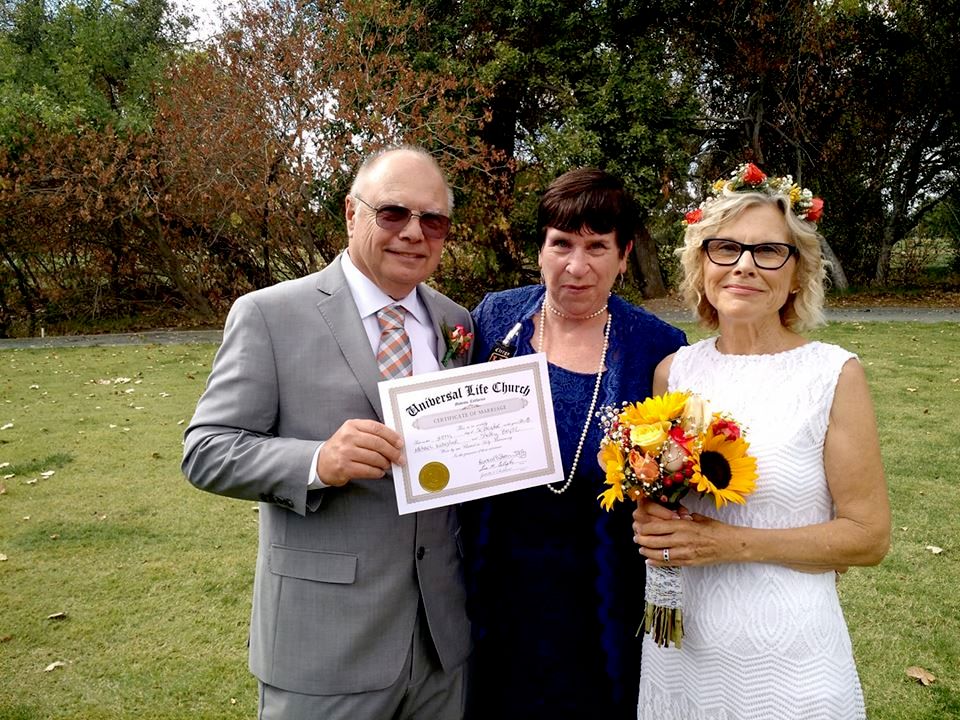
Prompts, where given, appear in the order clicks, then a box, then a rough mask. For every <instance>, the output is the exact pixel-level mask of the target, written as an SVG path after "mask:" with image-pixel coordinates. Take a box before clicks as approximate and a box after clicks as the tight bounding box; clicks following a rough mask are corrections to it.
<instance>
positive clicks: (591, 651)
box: [461, 286, 686, 720]
mask: <svg viewBox="0 0 960 720" xmlns="http://www.w3.org/2000/svg"><path fill="white" fill-rule="evenodd" d="M543 295H544V288H543V287H542V286H531V287H524V288H518V289H516V290H507V291H504V292H501V293H493V294H490V295H487V297H485V298H484V300H483V301H482V302H481V303H480V305H478V306H477V308H476V310H474V312H473V318H474V323H475V325H476V334H477V340H476V351H475V354H474V357H475V358H478V359H486V358H487V356H488V355H489V352H490V349H491V347H492V346H493V345H494V344H495V343H496V342H497V341H498V340H500V339H502V338H503V336H504V335H506V334H507V332H508V331H509V330H510V328H511V327H512V326H513V325H514V324H515V323H516V322H518V321H522V322H523V331H522V332H521V334H520V338H519V341H518V353H517V354H518V355H526V354H530V353H532V352H534V349H533V347H532V345H531V342H532V336H533V322H532V318H533V316H534V315H536V314H537V313H538V312H539V311H540V307H541V304H542V302H543ZM610 312H611V315H612V318H613V320H612V322H613V324H612V326H611V329H610V347H609V349H608V351H607V368H608V370H607V372H606V373H604V376H603V381H602V384H601V388H600V394H599V396H598V400H597V406H598V407H600V406H602V405H606V404H619V403H620V402H621V401H624V400H626V401H635V400H642V399H644V398H646V397H647V396H649V395H650V393H651V380H652V377H653V370H654V368H655V367H656V365H657V363H658V362H659V361H660V360H661V359H662V358H663V357H664V356H666V355H668V354H670V353H671V352H673V351H674V350H676V349H677V348H678V347H680V346H681V345H683V344H686V338H685V336H684V335H683V333H682V332H681V331H679V330H677V329H676V328H674V327H672V326H670V325H667V324H666V323H664V322H662V321H661V320H659V319H657V318H656V317H655V316H653V315H651V314H650V313H648V312H646V311H644V310H642V309H640V308H638V307H636V306H633V305H630V304H629V303H627V302H625V301H623V300H621V299H619V298H617V297H615V296H612V297H611V298H610ZM598 355H599V348H598ZM549 373H550V387H551V390H552V394H553V403H554V412H555V415H556V420H557V433H558V436H559V441H560V452H561V455H562V457H563V462H564V472H565V474H566V472H568V471H569V467H570V464H571V462H572V459H573V456H574V453H575V452H576V447H577V443H578V442H579V439H580V434H581V432H582V431H583V426H584V422H585V421H586V417H587V410H588V408H589V405H590V398H591V397H592V395H593V388H594V384H595V382H596V375H595V374H593V373H590V374H585V373H577V372H571V371H569V370H565V369H563V368H560V367H555V366H553V365H551V366H550V367H549ZM600 437H601V433H600V428H599V424H598V423H597V421H596V419H595V418H594V419H591V423H590V431H589V433H588V435H587V437H586V440H585V441H584V445H583V452H582V454H581V457H580V462H579V467H578V468H577V473H576V476H575V477H574V479H573V482H572V483H571V484H570V487H569V488H568V489H567V491H566V492H564V493H563V494H562V495H555V494H554V493H552V492H550V490H548V489H547V488H546V487H537V488H531V489H528V490H522V491H519V492H514V493H509V494H506V495H500V496H497V497H493V498H487V499H484V500H477V501H473V502H469V503H465V504H464V505H463V506H462V507H461V521H462V526H463V529H462V537H463V543H464V552H465V555H464V557H465V567H466V575H467V588H468V607H469V610H470V616H471V621H472V623H473V629H474V641H475V649H474V654H473V657H472V661H471V675H470V683H469V694H468V700H467V717H468V718H470V719H479V718H493V719H494V720H510V719H511V718H524V720H535V719H537V718H550V720H559V719H562V718H594V717H596V718H604V720H617V719H619V718H622V719H623V720H627V719H628V718H629V720H635V718H636V714H637V688H638V683H639V679H640V647H641V640H640V638H637V637H636V630H637V627H638V625H639V623H640V621H641V620H642V611H643V587H644V565H643V558H642V557H641V556H640V554H639V553H638V552H637V549H636V546H635V545H634V544H633V541H632V537H633V531H632V528H631V523H632V518H631V512H632V505H621V506H618V507H616V508H615V509H614V510H613V511H611V512H609V513H607V512H604V511H603V510H602V509H601V508H600V504H599V501H598V500H597V495H599V494H600V492H602V491H603V489H604V487H605V486H604V484H603V473H602V472H601V470H600V467H599V465H598V464H597V461H596V454H597V449H598V447H599V443H600Z"/></svg>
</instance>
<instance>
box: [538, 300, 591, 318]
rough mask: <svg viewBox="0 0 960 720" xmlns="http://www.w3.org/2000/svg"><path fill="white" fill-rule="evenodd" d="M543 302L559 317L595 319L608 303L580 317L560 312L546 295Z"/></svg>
mask: <svg viewBox="0 0 960 720" xmlns="http://www.w3.org/2000/svg"><path fill="white" fill-rule="evenodd" d="M543 304H544V305H546V306H547V310H549V311H550V312H552V313H553V314H554V315H556V316H557V317H562V318H563V319H564V320H593V319H594V318H595V317H596V316H597V315H600V314H602V313H603V311H604V310H606V309H607V303H604V304H603V307H602V308H600V309H599V310H597V311H596V312H592V313H590V314H589V315H584V316H582V317H578V316H576V315H564V314H563V313H562V312H560V311H559V310H557V309H556V308H555V307H554V306H553V305H551V304H550V303H549V302H548V301H547V298H546V296H544V298H543Z"/></svg>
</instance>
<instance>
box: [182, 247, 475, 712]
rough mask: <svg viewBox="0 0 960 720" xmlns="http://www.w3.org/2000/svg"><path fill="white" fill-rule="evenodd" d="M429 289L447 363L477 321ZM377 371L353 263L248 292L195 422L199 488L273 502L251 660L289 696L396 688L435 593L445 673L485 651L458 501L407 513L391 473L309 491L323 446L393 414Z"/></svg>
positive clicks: (191, 444) (190, 463)
mask: <svg viewBox="0 0 960 720" xmlns="http://www.w3.org/2000/svg"><path fill="white" fill-rule="evenodd" d="M418 290H419V293H420V297H421V299H422V300H423V302H424V304H425V305H426V307H427V309H428V311H429V313H430V317H431V318H432V320H433V323H434V325H435V326H436V330H437V337H438V344H437V355H438V357H441V358H442V357H443V352H444V350H445V347H444V341H443V333H442V332H441V329H440V325H441V323H446V324H447V325H448V326H453V325H455V324H462V325H464V326H466V327H468V328H470V329H472V321H471V319H470V314H469V313H468V312H467V311H466V309H464V308H462V307H460V306H459V305H457V304H456V303H454V302H453V301H451V300H450V299H448V298H446V297H444V296H443V295H441V294H439V293H437V292H436V291H434V290H432V289H431V288H429V287H427V286H425V285H421V286H420V287H419V288H418ZM468 359H469V358H466V357H464V358H459V359H457V360H455V361H454V363H455V364H457V365H461V364H464V363H465V362H466V361H467V360H468ZM378 380H379V374H378V371H377V365H376V359H375V357H374V355H373V353H372V352H371V349H370V343H369V341H368V340H367V336H366V334H365V333H364V330H363V325H362V322H361V319H360V315H359V313H358V312H357V308H356V305H355V304H354V301H353V297H352V295H351V294H350V290H349V288H348V286H347V284H346V279H345V278H344V275H343V270H342V268H341V266H340V258H339V257H338V258H337V259H336V260H334V262H332V263H331V264H330V265H329V266H328V267H327V268H325V269H324V270H322V271H321V272H319V273H316V274H314V275H309V276H307V277H303V278H300V279H297V280H291V281H287V282H283V283H280V284H278V285H274V286H272V287H269V288H265V289H263V290H258V291H256V292H252V293H250V294H248V295H245V296H243V297H241V298H240V299H239V300H237V302H236V303H235V304H234V306H233V308H232V309H231V311H230V314H229V316H228V318H227V322H226V327H225V329H224V337H223V344H222V345H221V347H220V349H219V351H218V352H217V355H216V358H215V360H214V363H213V370H212V372H211V374H210V378H209V380H208V381H207V387H206V390H205V391H204V393H203V396H202V397H201V398H200V401H199V403H198V405H197V410H196V413H195V414H194V416H193V420H192V421H191V423H190V426H189V427H188V428H187V431H186V435H185V448H184V458H183V471H184V473H185V474H186V476H187V478H188V479H189V480H190V482H191V483H193V484H194V485H195V486H196V487H198V488H200V489H202V490H207V491H210V492H213V493H217V494H219V495H227V496H229V497H235V498H242V499H246V500H259V501H260V503H261V505H260V514H259V518H260V543H259V551H258V554H257V570H256V580H255V582H254V597H253V617H252V621H251V630H250V669H251V671H252V672H253V674H254V675H256V676H257V677H258V678H259V679H260V680H262V681H263V682H265V683H267V684H269V685H273V686H275V687H279V688H281V689H284V690H290V691H294V692H298V693H306V694H316V695H336V694H345V693H355V692H365V691H370V690H377V689H382V688H385V687H387V686H389V685H390V684H392V683H393V682H394V681H396V680H397V678H398V677H399V674H400V670H401V667H402V665H403V663H404V661H405V659H406V655H407V651H408V649H409V647H410V641H411V638H412V635H413V625H414V620H415V618H416V615H417V607H418V604H419V603H420V601H421V600H422V603H423V608H424V611H425V613H426V617H427V622H428V625H429V629H430V633H431V636H432V637H433V641H434V645H435V646H436V649H437V653H438V654H439V656H440V661H441V663H442V664H443V667H444V668H445V669H450V668H453V667H456V666H457V665H459V664H460V663H462V662H463V661H464V660H465V659H466V657H467V655H468V653H469V650H470V639H469V636H470V628H469V623H468V621H467V617H466V609H465V597H464V588H463V578H462V573H461V568H460V551H459V547H458V545H459V543H458V533H459V524H458V521H457V517H456V511H455V510H453V509H439V510H429V511H426V512H420V513H415V514H411V515H403V516H401V515H399V514H398V512H397V502H396V496H395V494H394V489H393V480H392V477H391V476H390V475H389V474H388V475H387V476H386V477H385V478H383V479H380V480H358V481H351V482H349V483H347V484H346V485H345V486H343V487H340V488H333V487H331V488H326V489H321V490H314V491H311V492H310V493H308V492H307V487H306V482H307V477H308V474H309V471H310V464H311V462H312V459H313V454H314V452H315V451H316V449H317V446H318V442H320V441H324V440H326V439H327V438H329V437H330V436H331V435H332V434H333V433H334V431H336V429H337V428H338V427H340V425H341V424H342V423H343V422H344V421H345V420H348V419H350V418H370V419H374V420H381V421H382V411H381V407H380V399H379V395H378V392H377V382H378Z"/></svg>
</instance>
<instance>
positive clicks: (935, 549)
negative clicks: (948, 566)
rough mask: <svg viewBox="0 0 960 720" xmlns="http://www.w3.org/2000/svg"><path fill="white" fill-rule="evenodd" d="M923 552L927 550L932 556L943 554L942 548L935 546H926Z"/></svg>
mask: <svg viewBox="0 0 960 720" xmlns="http://www.w3.org/2000/svg"><path fill="white" fill-rule="evenodd" d="M924 550H929V551H930V552H932V553H933V554H934V555H939V554H940V553H942V552H943V548H942V547H937V546H936V545H927V546H926V547H925V548H924Z"/></svg>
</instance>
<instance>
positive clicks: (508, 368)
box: [380, 353, 563, 515]
mask: <svg viewBox="0 0 960 720" xmlns="http://www.w3.org/2000/svg"><path fill="white" fill-rule="evenodd" d="M380 401H381V404H382V405H383V418H384V423H385V424H386V425H388V426H389V427H391V428H393V429H394V430H396V431H397V432H398V433H400V435H401V437H402V438H403V454H404V457H405V459H406V464H405V465H394V466H393V480H394V483H395V485H396V489H397V507H398V508H399V510H400V514H401V515H403V514H405V513H411V512H416V511H418V510H428V509H430V508H435V507H441V506H443V505H452V504H453V503H459V502H464V501H466V500H475V499H477V498H482V497H487V496H489V495H498V494H500V493H505V492H511V491H513V490H520V489H523V488H528V487H533V486H535V485H545V484H547V483H553V482H562V481H563V465H562V463H561V461H560V448H559V445H558V443H557V427H556V422H555V420H554V417H553V396H552V395H551V394H550V381H549V379H548V376H547V360H546V356H545V355H543V354H541V353H538V354H536V355H525V356H523V357H518V358H510V359H508V360H498V361H496V362H488V363H482V364H480V365H472V366H470V367H465V368H457V369H453V370H443V371H440V372H434V373H425V374H423V375H416V376H413V377H407V378H401V379H398V380H385V381H382V382H381V383H380Z"/></svg>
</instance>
